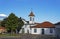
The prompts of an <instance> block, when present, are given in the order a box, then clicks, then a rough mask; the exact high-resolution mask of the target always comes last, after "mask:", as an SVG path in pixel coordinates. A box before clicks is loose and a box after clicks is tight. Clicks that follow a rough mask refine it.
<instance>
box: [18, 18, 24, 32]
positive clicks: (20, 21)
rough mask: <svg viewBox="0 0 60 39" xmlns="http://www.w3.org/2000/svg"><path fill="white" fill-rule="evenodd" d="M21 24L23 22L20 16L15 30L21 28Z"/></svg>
mask: <svg viewBox="0 0 60 39" xmlns="http://www.w3.org/2000/svg"><path fill="white" fill-rule="evenodd" d="M23 25H24V22H23V21H22V18H21V17H20V18H18V27H17V30H18V31H19V30H20V29H21V28H22V26H23Z"/></svg>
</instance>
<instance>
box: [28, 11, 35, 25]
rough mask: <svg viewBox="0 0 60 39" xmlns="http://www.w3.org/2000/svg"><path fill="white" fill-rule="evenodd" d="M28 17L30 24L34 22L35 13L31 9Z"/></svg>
mask: <svg viewBox="0 0 60 39" xmlns="http://www.w3.org/2000/svg"><path fill="white" fill-rule="evenodd" d="M29 17H30V21H29V23H30V24H34V17H35V15H34V14H33V12H32V11H31V12H30V14H29Z"/></svg>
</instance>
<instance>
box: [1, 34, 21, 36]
mask: <svg viewBox="0 0 60 39" xmlns="http://www.w3.org/2000/svg"><path fill="white" fill-rule="evenodd" d="M16 36H17V37H18V36H20V34H0V37H16Z"/></svg>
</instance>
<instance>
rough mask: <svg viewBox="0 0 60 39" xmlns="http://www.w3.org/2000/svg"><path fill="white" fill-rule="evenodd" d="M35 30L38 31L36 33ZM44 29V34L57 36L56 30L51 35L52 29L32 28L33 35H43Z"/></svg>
mask: <svg viewBox="0 0 60 39" xmlns="http://www.w3.org/2000/svg"><path fill="white" fill-rule="evenodd" d="M34 29H37V32H36V33H35V32H34ZM42 29H44V34H46V35H55V31H54V28H53V29H52V30H53V33H50V28H31V34H42Z"/></svg>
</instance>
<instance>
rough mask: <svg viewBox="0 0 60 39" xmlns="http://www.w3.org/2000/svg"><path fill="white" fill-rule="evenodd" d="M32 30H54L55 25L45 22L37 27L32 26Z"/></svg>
mask: <svg viewBox="0 0 60 39" xmlns="http://www.w3.org/2000/svg"><path fill="white" fill-rule="evenodd" d="M31 28H54V24H52V23H50V22H43V23H40V24H37V25H36V26H31Z"/></svg>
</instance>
